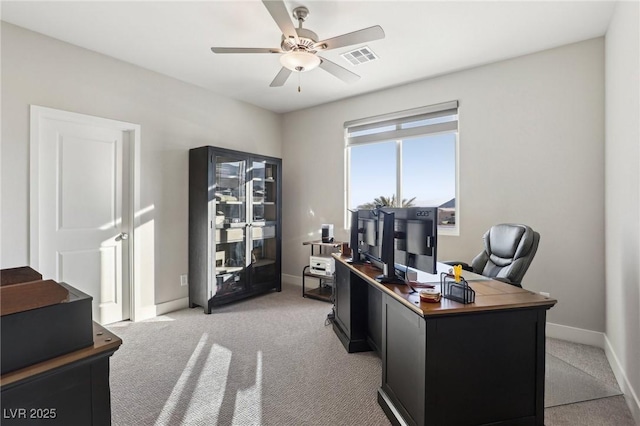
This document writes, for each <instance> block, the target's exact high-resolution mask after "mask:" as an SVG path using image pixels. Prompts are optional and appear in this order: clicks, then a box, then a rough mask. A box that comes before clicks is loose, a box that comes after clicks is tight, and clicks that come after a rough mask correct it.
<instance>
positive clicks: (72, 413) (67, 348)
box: [0, 267, 122, 425]
mask: <svg viewBox="0 0 640 426" xmlns="http://www.w3.org/2000/svg"><path fill="white" fill-rule="evenodd" d="M0 277H1V281H2V285H1V286H0V303H1V307H0V315H1V317H0V328H1V339H2V341H1V351H2V364H1V365H2V376H1V377H0V393H1V397H0V399H1V403H2V417H1V419H2V421H1V423H2V425H39V424H42V425H110V424H111V394H110V388H109V357H110V356H111V355H112V354H113V353H114V352H115V351H116V350H118V348H119V347H120V345H121V344H122V340H121V339H120V338H118V336H116V335H115V334H113V333H111V332H109V331H108V330H107V329H105V328H104V327H102V326H100V325H99V324H97V323H95V322H93V321H92V316H91V302H92V298H91V297H90V296H88V295H86V294H84V293H82V292H81V291H79V290H77V289H75V288H73V287H71V286H69V285H68V284H65V283H56V282H55V281H53V280H42V276H41V275H40V274H39V273H38V272H36V271H34V270H33V269H31V268H28V267H22V268H12V269H4V270H2V271H0Z"/></svg>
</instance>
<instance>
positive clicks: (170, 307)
mask: <svg viewBox="0 0 640 426" xmlns="http://www.w3.org/2000/svg"><path fill="white" fill-rule="evenodd" d="M188 307H189V298H188V297H183V298H182V299H176V300H170V301H168V302H164V303H158V304H157V305H156V315H164V314H168V313H169V312H173V311H179V310H180V309H184V308H188Z"/></svg>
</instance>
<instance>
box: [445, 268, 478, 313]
mask: <svg viewBox="0 0 640 426" xmlns="http://www.w3.org/2000/svg"><path fill="white" fill-rule="evenodd" d="M440 288H441V290H442V297H445V298H447V299H449V300H455V301H456V302H460V303H464V304H465V305H466V304H468V303H474V302H475V301H476V292H475V291H474V290H473V289H472V288H471V287H469V283H468V282H467V280H465V279H464V278H462V277H460V282H456V279H455V277H454V276H453V275H452V274H448V273H446V272H443V273H441V274H440Z"/></svg>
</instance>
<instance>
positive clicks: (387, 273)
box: [375, 209, 404, 284]
mask: <svg viewBox="0 0 640 426" xmlns="http://www.w3.org/2000/svg"><path fill="white" fill-rule="evenodd" d="M378 224H379V225H380V228H381V232H380V233H379V235H381V237H380V239H379V240H378V241H379V253H380V256H379V258H378V259H375V260H376V261H377V262H379V264H378V265H377V266H378V267H379V268H380V269H382V274H381V275H378V276H377V277H376V280H377V281H379V282H381V283H393V284H403V283H404V281H403V280H401V279H399V278H398V277H396V270H395V235H396V234H395V213H394V212H393V211H387V210H384V209H378Z"/></svg>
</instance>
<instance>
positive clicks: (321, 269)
mask: <svg viewBox="0 0 640 426" xmlns="http://www.w3.org/2000/svg"><path fill="white" fill-rule="evenodd" d="M309 266H310V268H309V270H310V272H311V273H312V274H316V275H325V276H332V275H333V273H334V272H335V271H336V263H335V260H334V258H333V257H330V256H311V257H310V258H309Z"/></svg>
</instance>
